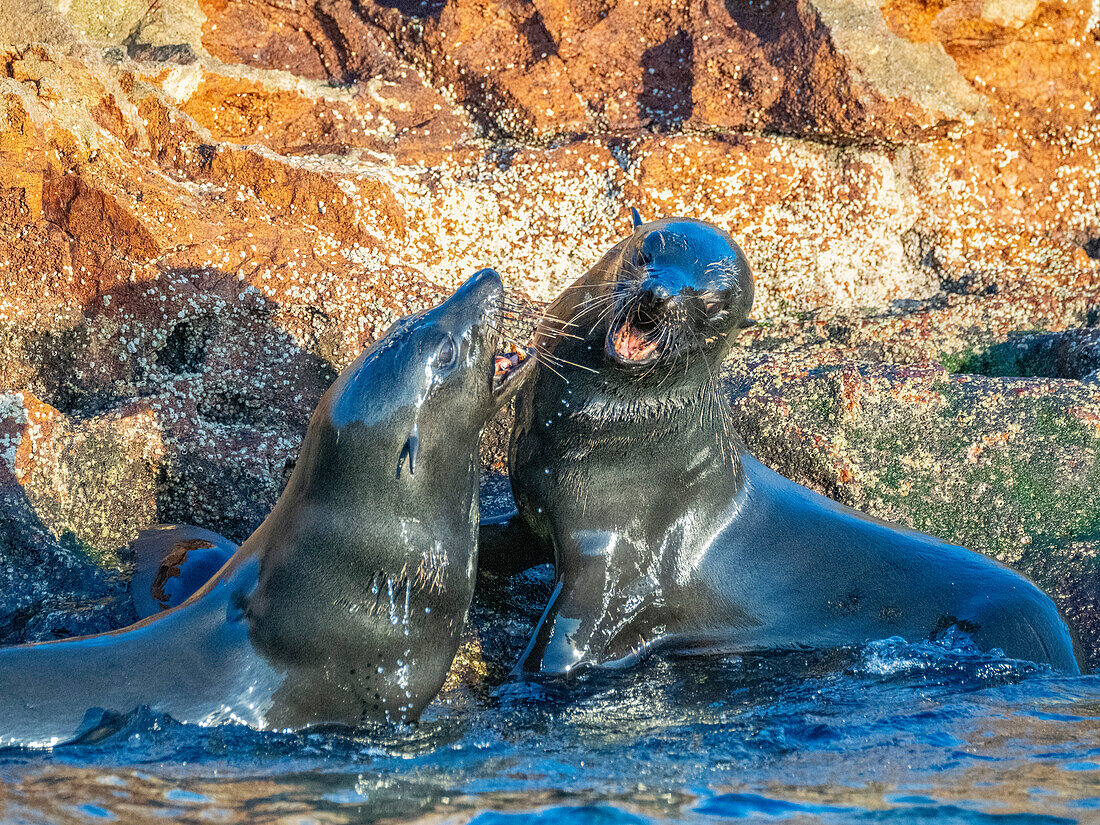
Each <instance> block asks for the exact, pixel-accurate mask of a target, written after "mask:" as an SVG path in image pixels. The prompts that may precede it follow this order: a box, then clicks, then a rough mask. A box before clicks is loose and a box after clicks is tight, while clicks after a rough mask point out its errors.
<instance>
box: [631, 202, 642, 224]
mask: <svg viewBox="0 0 1100 825" xmlns="http://www.w3.org/2000/svg"><path fill="white" fill-rule="evenodd" d="M630 218H631V220H632V221H634V228H635V229H637V228H638V227H639V226H641V225H642V224H643V223H644V221H643V220H642V216H641V214H640V213H639V212H638V210H637V209H635V208H634V207H633V206H632V207H630Z"/></svg>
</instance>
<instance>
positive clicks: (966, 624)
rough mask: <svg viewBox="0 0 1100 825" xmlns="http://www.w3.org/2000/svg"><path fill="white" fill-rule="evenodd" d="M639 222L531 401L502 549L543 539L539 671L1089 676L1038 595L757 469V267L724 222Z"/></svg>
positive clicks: (522, 423)
mask: <svg viewBox="0 0 1100 825" xmlns="http://www.w3.org/2000/svg"><path fill="white" fill-rule="evenodd" d="M635 224H636V225H635V228H634V231H633V233H632V234H631V236H630V237H629V238H627V239H626V240H624V241H623V242H621V243H619V244H618V245H617V246H615V247H614V248H613V249H612V250H611V251H610V252H608V253H607V254H606V255H605V256H604V257H603V258H602V259H601V260H600V261H599V262H598V263H597V264H596V265H595V266H594V267H593V268H592V269H591V270H590V271H589V272H588V273H587V274H586V275H584V276H583V277H582V278H581V279H580V280H578V281H577V282H576V283H575V284H573V285H572V286H571V287H569V288H568V289H567V290H566V292H565V293H564V294H563V295H562V296H561V297H560V298H559V299H558V300H557V301H555V302H554V303H553V305H552V306H551V307H550V308H549V310H548V312H547V315H546V319H545V321H544V322H543V323H542V324H541V326H540V329H539V331H538V332H537V334H536V346H540V347H542V348H544V349H545V350H546V351H547V353H548V363H550V364H551V365H552V366H553V369H548V368H546V367H545V366H543V365H541V364H540V365H538V366H537V367H536V372H535V374H534V375H533V377H532V379H531V381H530V382H529V383H528V384H527V386H526V387H525V388H524V390H523V391H522V392H521V393H520V395H519V397H518V399H517V404H516V427H515V430H514V433H513V437H512V442H511V450H510V471H511V478H512V487H513V492H514V495H515V499H516V503H517V506H518V508H519V512H520V519H521V520H522V521H520V522H518V523H513V524H512V525H509V526H507V527H506V528H504V534H503V535H502V536H501V537H500V538H501V539H505V540H507V539H508V538H510V539H511V540H512V545H513V547H517V546H524V545H521V544H519V543H518V542H516V541H515V540H516V538H517V536H518V535H519V534H520V533H521V532H523V530H524V529H529V530H530V531H531V533H533V534H534V535H533V539H534V540H538V541H541V542H542V544H543V546H545V547H549V548H550V550H551V552H552V557H553V561H554V563H555V566H556V572H557V584H556V587H555V590H554V592H553V595H552V597H551V600H550V603H549V605H548V606H547V608H546V611H545V613H544V615H543V617H542V619H541V621H540V622H539V625H538V627H537V630H536V631H535V635H534V638H533V639H532V641H531V644H530V647H529V648H528V650H527V652H526V653H525V654H524V658H523V661H522V666H523V668H525V669H526V670H529V671H548V672H555V673H564V672H569V671H571V670H574V669H576V668H578V667H581V666H585V665H603V666H615V665H624V664H628V663H630V662H632V661H634V660H635V659H637V657H638V656H640V655H642V654H644V653H645V652H646V651H648V650H651V649H655V648H664V649H669V648H671V649H674V650H677V651H681V652H705V651H715V652H749V651H758V650H768V649H783V648H798V647H826V646H836V645H846V644H856V643H862V642H867V641H871V640H874V639H879V638H883V637H890V636H900V637H903V638H905V639H907V640H910V641H919V640H925V639H929V638H934V637H936V636H937V635H938V634H941V633H943V632H944V631H946V630H948V629H949V628H958V629H961V630H963V631H966V632H968V633H969V634H970V635H971V636H972V637H973V639H974V640H975V642H976V643H977V644H978V645H979V646H980V647H982V648H983V649H992V648H1000V649H1001V650H1002V651H1004V653H1005V654H1006V655H1008V656H1010V657H1016V658H1021V659H1028V660H1031V661H1035V662H1040V663H1047V664H1050V665H1052V666H1053V667H1054V668H1056V669H1058V670H1060V671H1064V672H1067V673H1076V672H1078V671H1079V664H1078V660H1077V658H1076V656H1075V652H1074V647H1073V643H1072V640H1071V637H1070V634H1069V632H1068V631H1067V628H1066V626H1065V624H1064V622H1063V621H1062V619H1061V617H1060V616H1059V615H1058V611H1057V610H1056V608H1055V606H1054V604H1053V603H1052V602H1051V600H1050V599H1049V598H1048V597H1047V596H1046V595H1044V594H1043V593H1042V592H1041V591H1040V590H1039V589H1038V588H1037V587H1035V586H1034V585H1033V584H1032V583H1031V582H1029V581H1028V580H1026V579H1025V578H1024V577H1023V576H1021V575H1019V574H1018V573H1016V572H1014V571H1012V570H1010V569H1008V568H1007V567H1004V566H1003V565H1001V564H998V563H997V562H995V561H992V560H990V559H988V558H986V557H984V556H981V555H979V554H977V553H973V552H970V551H968V550H965V549H963V548H961V547H957V546H954V545H951V544H947V543H945V542H943V541H940V540H938V539H935V538H933V537H931V536H927V535H923V534H920V533H916V532H914V531H911V530H907V529H905V528H902V527H899V526H896V525H892V524H887V523H885V522H882V521H879V520H877V519H874V518H871V517H868V516H866V515H864V514H863V513H860V512H858V511H856V510H853V509H851V508H849V507H845V506H843V505H841V504H838V503H836V502H834V501H832V500H830V499H828V498H825V497H824V496H821V495H818V494H817V493H814V492H812V491H811V490H808V489H806V488H805V487H802V486H800V485H798V484H795V483H794V482H792V481H789V480H787V479H785V478H783V477H782V476H780V475H778V474H776V473H775V472H773V471H772V470H770V469H768V468H767V467H765V466H763V465H762V464H760V463H759V462H757V461H755V460H754V459H753V458H752V456H750V455H749V454H748V452H747V451H746V449H745V447H744V446H743V445H742V444H741V442H740V441H739V439H738V438H737V436H736V435H735V433H734V431H733V421H732V418H731V414H730V411H729V405H728V401H727V400H726V397H725V394H724V392H723V389H722V386H721V383H720V381H719V380H718V374H719V371H720V369H721V365H722V361H723V359H724V357H725V356H726V354H727V353H728V351H729V349H730V346H731V343H732V341H733V339H734V337H735V336H736V334H737V332H738V329H739V328H740V327H741V326H742V325H743V324H744V322H745V320H746V317H747V314H748V311H749V308H750V307H751V305H752V297H753V283H752V276H751V273H750V270H749V265H748V262H747V261H746V259H745V256H744V255H743V253H742V252H741V250H740V248H738V246H737V244H736V243H735V242H734V241H733V239H732V238H731V237H730V236H729V235H728V234H727V233H726V232H724V231H722V230H721V229H719V228H718V227H716V226H713V225H711V224H708V223H704V222H700V221H696V220H687V219H673V220H660V221H654V222H651V223H645V224H641V222H640V220H639V219H637V216H635ZM524 525H526V528H525V527H524ZM532 543H533V542H527V543H526V546H530V545H531V544H532ZM526 560H527V561H538V560H539V559H538V557H537V555H533V554H528V556H527V559H526ZM486 561H487V562H488V563H489V565H490V566H492V565H493V562H494V561H496V562H497V564H496V566H498V567H500V566H503V565H502V564H500V563H499V562H500V557H499V554H498V555H497V558H496V559H487V560H486Z"/></svg>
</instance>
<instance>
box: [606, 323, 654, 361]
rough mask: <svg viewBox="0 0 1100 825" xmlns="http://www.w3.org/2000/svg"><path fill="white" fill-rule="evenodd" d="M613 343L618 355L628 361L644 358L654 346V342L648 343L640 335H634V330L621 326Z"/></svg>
mask: <svg viewBox="0 0 1100 825" xmlns="http://www.w3.org/2000/svg"><path fill="white" fill-rule="evenodd" d="M613 343H614V344H615V349H616V350H618V353H619V355H621V356H622V357H623V358H625V359H627V360H628V361H633V360H636V359H638V358H644V357H645V356H647V355H649V353H651V352H652V351H653V349H654V347H655V346H656V342H650V341H647V340H646V339H645V338H643V337H641V336H640V335H635V334H634V328H633V327H629V326H623V327H621V328H620V329H619V331H618V332H617V333H616V334H615V339H614V341H613Z"/></svg>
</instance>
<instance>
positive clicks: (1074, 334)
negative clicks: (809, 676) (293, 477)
mask: <svg viewBox="0 0 1100 825" xmlns="http://www.w3.org/2000/svg"><path fill="white" fill-rule="evenodd" d="M0 3H2V6H0V32H3V36H5V38H6V41H7V42H6V43H5V44H3V45H2V46H0V336H3V341H4V347H3V350H2V352H0V381H2V384H0V386H2V387H3V388H4V395H3V396H0V398H2V399H4V400H3V401H2V403H0V449H2V455H3V461H2V462H0V507H2V509H3V516H2V518H0V524H2V529H3V542H2V543H0V592H3V594H4V600H3V604H2V605H0V634H2V635H3V637H4V639H5V640H6V641H20V640H29V639H40V638H50V637H53V636H58V635H67V634H70V633H73V632H83V631H88V630H97V629H105V628H107V627H111V626H117V625H118V624H122V623H125V622H126V621H128V619H129V617H130V614H129V606H128V601H127V598H126V592H125V587H126V561H127V559H126V553H125V546H126V544H127V543H128V542H129V540H130V539H131V538H132V537H133V536H134V535H135V534H136V531H137V530H138V529H140V528H141V527H144V526H146V525H148V524H150V523H152V522H156V521H161V522H164V521H188V522H192V523H196V524H200V525H202V526H206V527H209V528H211V529H214V530H217V531H219V532H222V533H224V534H225V535H227V536H229V537H230V538H233V539H236V540H240V539H242V538H243V537H244V536H246V535H247V534H248V533H249V532H250V531H251V530H252V529H253V528H254V527H255V526H256V525H257V524H258V523H259V521H260V520H261V519H262V517H263V515H264V514H265V513H266V511H267V509H268V508H269V507H270V506H271V504H272V503H273V502H274V500H275V498H276V497H277V495H278V493H279V491H280V489H281V486H282V483H283V481H284V480H285V478H286V476H287V473H288V470H289V468H290V467H291V466H292V464H293V461H294V457H295V455H296V451H297V447H298V441H299V439H300V437H301V435H302V433H303V431H304V427H305V423H306V420H307V418H308V414H309V412H310V410H311V409H312V407H313V405H314V404H315V403H316V401H317V399H318V398H319V396H320V394H321V393H322V392H323V390H324V388H325V387H326V386H327V384H328V382H329V381H330V380H331V379H332V377H333V375H334V374H335V370H337V369H339V368H340V367H341V366H343V365H344V364H346V363H347V362H348V361H349V360H350V359H351V358H352V357H354V355H355V354H356V353H357V352H358V351H359V350H360V349H361V348H362V347H363V346H364V345H366V344H367V343H368V342H370V341H371V340H372V339H373V338H374V337H375V336H376V335H378V334H379V333H380V332H381V330H383V329H384V328H385V326H386V325H387V324H388V323H389V322H390V321H391V320H392V319H394V318H395V317H397V316H399V315H402V314H404V313H407V312H409V311H412V310H416V309H419V308H421V307H423V306H426V305H428V304H430V303H432V302H434V301H436V300H438V299H439V298H440V297H441V296H442V295H443V294H445V293H446V292H447V291H448V290H450V289H451V288H453V287H454V286H455V285H456V284H457V283H458V282H460V281H461V280H462V279H464V278H465V277H466V276H467V275H468V274H469V273H470V272H472V271H473V270H475V269H477V268H479V267H481V266H485V265H492V266H494V267H495V268H497V269H499V270H500V271H501V272H502V273H503V274H504V276H505V278H506V281H507V282H508V284H509V286H510V287H511V288H513V289H515V290H517V291H519V292H522V293H524V294H525V295H526V296H527V297H528V298H530V299H532V300H534V301H545V300H548V299H550V298H551V297H553V296H554V295H555V294H556V292H557V291H558V290H560V289H561V288H562V287H563V286H564V285H565V284H567V283H568V282H569V281H571V280H572V279H574V278H575V277H577V276H578V275H579V274H580V273H582V272H583V271H584V270H585V269H586V268H587V267H588V266H589V265H590V264H591V263H592V262H594V261H595V260H596V258H597V257H598V256H599V255H600V254H601V252H602V251H603V250H605V249H606V248H607V247H609V246H610V245H611V244H613V243H614V242H616V241H617V240H618V239H619V238H620V237H622V235H623V234H624V233H625V232H626V231H627V229H628V227H629V208H630V206H636V207H637V208H638V209H639V210H640V211H641V212H642V214H643V215H644V216H646V217H650V218H652V217H662V216H671V215H687V216H692V217H698V218H704V219H708V220H712V221H714V222H716V223H718V224H720V225H722V226H724V227H726V228H728V229H729V230H730V231H731V232H732V233H733V234H734V236H735V237H737V238H738V240H739V241H740V242H741V243H742V245H743V247H744V249H745V251H746V253H747V254H748V257H749V259H750V262H751V263H752V266H753V268H754V271H755V273H756V278H757V295H758V300H757V305H756V307H755V310H754V316H755V317H756V318H757V319H759V320H760V321H761V322H762V323H761V324H760V325H759V326H758V327H757V328H755V329H754V330H752V331H751V332H750V333H747V334H746V336H745V345H746V346H745V347H744V348H743V350H741V351H740V352H739V353H737V354H736V357H735V359H734V361H733V362H732V363H731V366H730V381H731V384H730V386H731V392H732V393H733V403H734V408H735V412H736V413H737V415H738V418H739V421H740V422H741V427H742V435H743V436H744V437H745V438H746V440H747V441H748V443H749V445H750V447H751V448H752V449H753V450H754V451H755V452H756V453H757V454H758V455H760V456H761V457H762V458H763V459H764V460H765V461H767V462H769V463H770V464H772V466H775V467H776V468H777V469H779V470H780V471H781V472H784V473H785V474H786V475H788V476H790V477H792V478H795V479H796V480H799V481H802V482H803V483H807V484H809V485H810V486H815V487H817V488H818V489H822V490H824V491H825V492H827V493H829V494H830V495H833V496H835V497H837V498H840V499H841V500H844V501H847V502H849V503H852V504H855V505H856V506H859V507H862V508H863V509H865V510H868V511H870V512H873V513H876V514H879V515H883V516H885V517H888V518H892V519H896V520H899V521H902V522H904V523H908V524H911V525H913V526H915V527H917V528H919V529H923V530H928V531H930V532H933V533H935V534H937V535H940V536H941V537H943V538H945V539H948V540H952V541H958V542H961V543H964V544H967V545H968V546H971V547H975V548H976V549H980V550H982V551H984V552H988V553H991V554H992V555H994V556H996V557H998V558H1001V559H1003V560H1005V561H1007V562H1008V563H1010V564H1015V565H1017V566H1020V567H1021V568H1023V569H1025V570H1026V571H1027V572H1029V573H1030V574H1031V575H1033V576H1034V577H1036V578H1037V579H1038V580H1039V581H1040V582H1041V583H1043V584H1044V585H1045V586H1046V587H1047V588H1048V589H1049V590H1051V591H1052V592H1053V593H1054V595H1055V596H1056V597H1057V598H1059V600H1060V603H1061V604H1062V606H1063V607H1064V609H1066V610H1067V612H1068V613H1069V614H1071V615H1072V616H1073V617H1074V618H1075V619H1076V620H1077V622H1078V623H1079V626H1080V627H1081V628H1082V632H1083V634H1084V636H1085V637H1086V639H1087V640H1088V642H1089V644H1090V645H1091V646H1092V647H1093V648H1094V649H1097V648H1100V614H1098V613H1097V610H1096V605H1095V596H1094V594H1095V593H1097V592H1098V587H1100V572H1098V569H1097V565H1096V562H1095V560H1094V555H1095V552H1096V550H1097V548H1100V522H1098V521H1097V516H1096V513H1097V512H1100V476H1098V472H1100V471H1098V470H1097V466H1098V465H1097V447H1098V439H1100V381H1098V380H1097V373H1096V370H1097V369H1100V363H1098V359H1097V352H1098V349H1097V346H1098V345H1097V343H1096V340H1095V325H1096V324H1097V323H1098V320H1100V267H1098V264H1097V259H1098V258H1100V206H1098V197H1097V196H1098V189H1100V173H1098V172H1097V168H1098V164H1097V154H1098V152H1100V149H1098V146H1100V143H1098V138H1100V118H1098V117H1097V112H1096V109H1097V108H1098V107H1100V69H1098V68H1097V66H1100V59H1098V56H1100V9H1098V8H1097V6H1096V4H1095V2H1090V0H1081V1H1080V2H1078V1H1077V0H1049V1H1048V0H888V1H887V2H874V1H873V0H675V2H669V0H377V1H375V0H356V2H352V0H301V1H300V2H296V3H290V4H286V3H278V2H264V1H263V0H163V2H156V3H148V2H147V1H146V0H137V1H136V2H123V3H119V4H112V7H111V8H110V9H106V8H104V7H103V4H101V3H97V2H94V0H74V2H72V3H66V4H64V8H65V9H66V11H65V12H64V14H62V13H61V12H60V11H58V10H57V9H56V8H55V7H53V6H51V5H49V3H48V2H47V0H37V5H36V3H35V2H32V3H30V4H28V3H27V2H22V0H19V1H18V2H17V0H0ZM1066 330H1068V331H1066ZM1064 331H1065V332H1064ZM93 604H94V606H95V609H94V610H82V611H80V612H77V613H74V612H72V611H71V610H70V608H72V607H73V606H76V605H83V606H84V607H90V606H92V605H93Z"/></svg>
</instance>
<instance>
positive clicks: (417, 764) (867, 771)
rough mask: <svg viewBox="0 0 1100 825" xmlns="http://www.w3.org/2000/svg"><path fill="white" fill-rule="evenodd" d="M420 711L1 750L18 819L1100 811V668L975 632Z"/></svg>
mask: <svg viewBox="0 0 1100 825" xmlns="http://www.w3.org/2000/svg"><path fill="white" fill-rule="evenodd" d="M498 681H499V684H495V685H493V684H489V685H486V686H485V688H484V689H483V690H467V691H466V692H465V693H462V692H460V693H458V694H455V695H454V696H452V698H451V700H450V702H449V703H448V702H439V703H437V704H436V705H433V706H432V707H431V708H430V709H429V712H428V714H427V715H426V716H425V718H424V720H423V721H422V722H421V723H420V724H419V725H417V726H415V727H396V728H386V729H378V730H373V731H365V732H361V733H358V734H355V735H350V734H349V733H348V732H346V731H319V732H309V733H303V734H295V735H287V734H272V733H258V732H255V731H250V730H247V729H243V728H236V727H223V728H207V729H203V728H196V727H190V726H184V725H179V724H176V723H175V722H173V721H171V720H170V719H166V718H156V717H154V716H151V715H149V714H144V715H142V714H138V715H136V716H135V717H134V718H132V719H130V720H129V721H128V722H127V723H126V724H125V726H124V727H122V728H121V729H119V730H116V731H113V732H109V733H106V734H105V737H104V738H103V740H102V741H99V742H98V743H96V744H84V745H79V746H77V745H73V746H66V747H61V748H57V749H55V750H54V751H52V752H38V753H35V752H29V751H19V750H8V751H3V752H0V810H2V811H3V818H4V821H5V822H41V821H51V822H165V821H178V822H196V823H198V822H203V823H206V822H296V823H297V822H319V823H329V822H396V821H418V822H468V821H474V822H477V823H480V824H481V825H489V824H490V823H512V822H527V821H531V822H543V823H559V824H560V823H581V822H584V823H587V822H596V823H651V822H682V821H699V822H721V821H734V822H738V823H750V822H761V823H776V822H781V823H817V822H821V823H849V822H855V823H861V822H886V823H909V822H920V823H968V824H969V823H1036V824H1038V823H1071V822H1100V678H1098V677H1091V676H1089V677H1079V678H1065V677H1059V676H1054V675H1052V674H1050V673H1049V672H1046V671H1044V670H1043V669H1041V668H1038V667H1036V666H1034V665H1030V664H1027V663H1022V662H1015V661H1010V660H1006V659H1004V658H1001V657H998V656H995V655H990V654H981V653H978V652H976V651H974V650H973V649H971V648H970V646H969V645H968V644H967V643H966V641H965V639H962V640H960V639H954V640H949V641H948V643H947V644H946V645H944V644H931V643H929V644H921V645H909V644H905V643H902V642H900V641H891V640H886V641H882V642H877V643H874V644H872V645H870V646H868V647H866V648H864V649H861V650H856V649H846V650H839V651H830V652H821V653H810V654H784V655H775V656H757V657H746V658H729V659H720V660H715V659H695V658H693V659H661V658H657V659H653V660H651V661H649V662H646V663H644V664H643V665H642V666H641V667H639V668H636V669H634V670H631V671H626V672H619V673H610V674H608V673H601V674H588V675H583V676H581V677H579V678H576V679H573V680H569V681H562V680H535V681H525V682H515V681H511V680H507V679H503V680H498Z"/></svg>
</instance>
